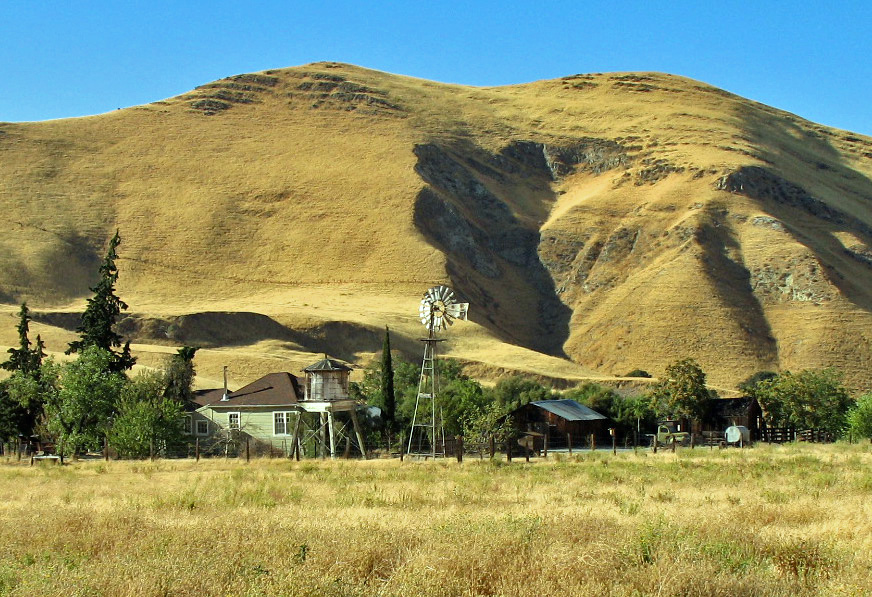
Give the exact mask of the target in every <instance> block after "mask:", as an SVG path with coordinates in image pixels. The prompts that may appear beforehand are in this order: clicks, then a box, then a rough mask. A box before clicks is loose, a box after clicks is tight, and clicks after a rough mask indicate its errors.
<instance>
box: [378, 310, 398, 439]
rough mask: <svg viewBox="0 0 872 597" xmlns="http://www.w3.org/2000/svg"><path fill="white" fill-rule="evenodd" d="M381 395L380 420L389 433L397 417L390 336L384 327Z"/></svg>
mask: <svg viewBox="0 0 872 597" xmlns="http://www.w3.org/2000/svg"><path fill="white" fill-rule="evenodd" d="M381 395H382V406H383V408H384V410H383V411H382V420H383V421H384V423H385V430H386V431H387V432H388V433H390V432H391V431H393V430H394V425H395V424H396V416H397V400H396V396H395V395H394V366H393V362H392V361H391V335H390V331H389V330H388V328H387V326H385V340H384V343H383V345H382V359H381Z"/></svg>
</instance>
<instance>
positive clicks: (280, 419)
mask: <svg viewBox="0 0 872 597" xmlns="http://www.w3.org/2000/svg"><path fill="white" fill-rule="evenodd" d="M287 434H288V413H275V414H274V415H273V435H287Z"/></svg>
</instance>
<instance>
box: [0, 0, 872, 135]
mask: <svg viewBox="0 0 872 597" xmlns="http://www.w3.org/2000/svg"><path fill="white" fill-rule="evenodd" d="M870 33H872V2H869V1H868V0H866V1H864V2H860V1H857V2H855V1H845V2H838V1H834V2H828V3H824V2H814V1H812V2H790V1H789V0H782V1H780V2H770V1H765V0H761V1H738V0H736V1H730V0H725V1H722V2H711V3H706V2H702V1H699V2H685V1H682V0H673V1H669V2H655V1H649V2H620V1H618V0H612V1H610V2H605V1H599V0H593V1H587V2H585V1H583V0H575V1H564V0H554V1H552V2H519V1H513V0H504V1H502V2H492V1H480V2H475V1H474V0H469V1H468V2H440V1H438V0H431V1H429V2H376V1H371V2H362V1H359V2H351V1H324V2H295V1H284V2H279V1H263V2H257V1H256V0H248V1H245V0H237V1H234V2H229V1H223V0H210V1H208V2H199V1H185V0H175V1H172V2H165V1H163V0H153V1H150V2H135V1H132V0H129V1H125V0H116V1H114V2H102V1H91V2H74V1H70V0H66V1H59V0H57V1H56V0H40V1H34V0H0V121H22V120H44V119H49V118H62V117H70V116H82V115H88V114H97V113H101V112H107V111H110V110H114V109H115V108H119V107H127V106H131V105H137V104H143V103H148V102H151V101H155V100H159V99H163V98H165V97H170V96H173V95H177V94H180V93H183V92H185V91H188V90H190V89H192V88H193V87H195V86H197V85H201V84H203V83H206V82H209V81H212V80H215V79H219V78H221V77H225V76H228V75H233V74H238V73H243V72H251V71H257V70H264V69H268V68H280V67H285V66H296V65H299V64H305V63H308V62H315V61H319V60H335V61H338V62H349V63H353V64H358V65H360V66H365V67H368V68H374V69H378V70H384V71H388V72H393V73H399V74H404V75H411V76H415V77H421V78H425V79H432V80H436V81H443V82H452V83H464V84H470V85H503V84H512V83H524V82H528V81H534V80H537V79H549V78H556V77H561V76H565V75H570V74H575V73H584V72H611V71H661V72H668V73H672V74H676V75H684V76H687V77H692V78H695V79H699V80H702V81H705V82H707V83H711V84H712V85H716V86H718V87H721V88H724V89H726V90H728V91H731V92H733V93H737V94H739V95H743V96H745V97H748V98H751V99H754V100H757V101H760V102H763V103H766V104H769V105H772V106H775V107H777V108H781V109H784V110H788V111H790V112H794V113H796V114H798V115H800V116H802V117H804V118H808V119H810V120H814V121H816V122H820V123H823V124H826V125H830V126H835V127H839V128H844V129H848V130H852V131H855V132H859V133H863V134H867V135H872V35H870Z"/></svg>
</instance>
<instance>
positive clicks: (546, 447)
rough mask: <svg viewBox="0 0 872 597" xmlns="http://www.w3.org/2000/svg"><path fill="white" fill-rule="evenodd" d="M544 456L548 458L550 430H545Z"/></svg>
mask: <svg viewBox="0 0 872 597" xmlns="http://www.w3.org/2000/svg"><path fill="white" fill-rule="evenodd" d="M542 456H543V457H545V458H548V430H547V429H546V430H545V440H544V442H543V443H542Z"/></svg>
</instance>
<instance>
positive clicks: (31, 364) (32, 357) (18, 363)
mask: <svg viewBox="0 0 872 597" xmlns="http://www.w3.org/2000/svg"><path fill="white" fill-rule="evenodd" d="M31 319H32V318H31V317H30V310H29V309H28V308H27V303H21V310H20V311H19V312H18V342H19V347H18V348H10V349H9V351H8V352H9V360H7V361H6V362H4V363H0V367H2V368H3V369H6V370H7V371H12V372H13V373H15V372H16V371H17V372H20V373H22V374H24V375H31V376H33V375H36V374H38V372H39V367H40V365H42V359H43V358H44V357H45V352H44V350H43V349H44V348H45V344H44V343H43V341H42V338H41V337H39V336H37V337H36V347H35V348H31V346H32V344H31V342H30V338H29V337H28V334H29V332H30V321H31Z"/></svg>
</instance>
